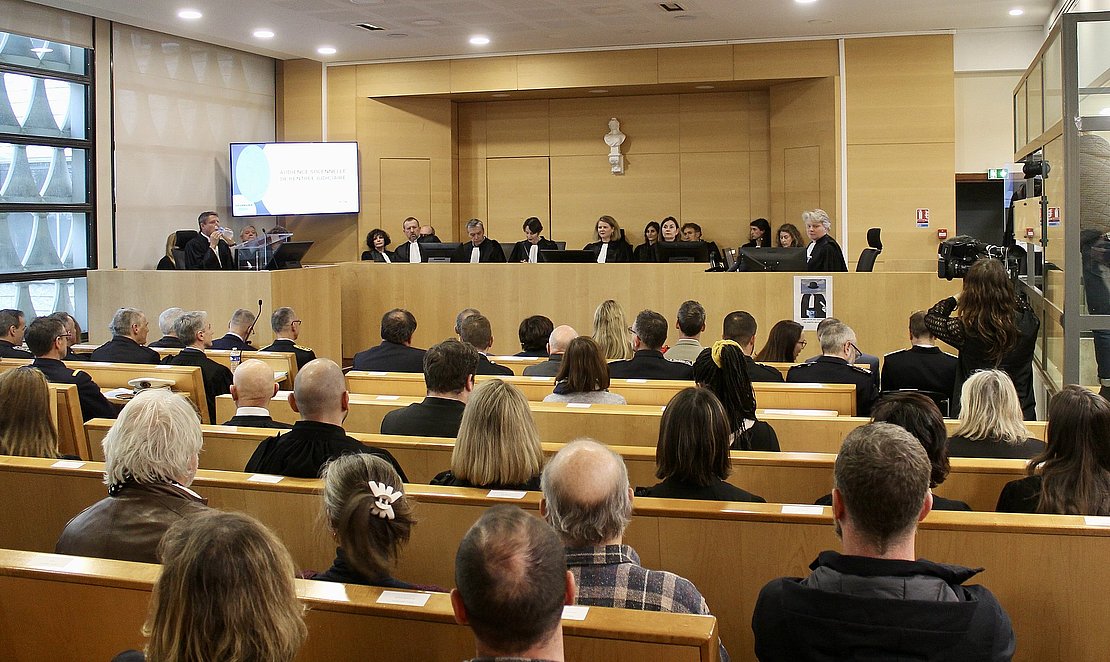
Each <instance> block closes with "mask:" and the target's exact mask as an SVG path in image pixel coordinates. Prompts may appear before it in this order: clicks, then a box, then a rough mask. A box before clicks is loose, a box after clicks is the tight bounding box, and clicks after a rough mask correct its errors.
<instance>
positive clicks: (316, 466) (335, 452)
mask: <svg viewBox="0 0 1110 662" xmlns="http://www.w3.org/2000/svg"><path fill="white" fill-rule="evenodd" d="M289 406H291V407H292V408H293V411H295V412H298V413H299V414H300V415H301V420H299V421H297V422H296V423H294V424H293V429H291V430H290V431H289V432H285V433H282V434H279V435H277V436H276V437H270V438H269V439H266V440H264V441H263V442H262V443H260V444H259V445H258V448H256V449H255V450H254V454H253V455H251V459H250V460H248V461H247V467H246V471H247V472H249V473H265V474H274V475H278V476H292V477H294V478H319V477H320V470H321V469H322V468H323V467H324V465H325V464H327V463H328V461H329V460H334V459H335V458H337V457H339V456H340V455H347V454H349V453H370V454H372V455H377V456H378V457H380V458H382V459H383V460H385V461H387V462H389V463H390V464H391V465H393V468H394V469H396V470H397V474H398V475H399V476H400V477H401V480H402V481H404V482H406V483H407V482H408V478H407V477H406V476H405V472H404V470H402V469H401V465H399V464H398V463H397V460H395V459H394V458H393V456H392V455H391V454H390V453H389V451H386V450H383V449H381V448H374V447H373V446H366V445H364V444H363V443H362V442H360V441H359V440H358V439H355V438H353V437H349V436H347V433H346V432H345V431H344V430H343V419H345V418H346V417H347V412H348V410H349V408H350V394H349V393H347V383H346V381H345V380H344V378H343V371H342V370H340V368H339V366H337V365H336V364H335V362H334V361H331V360H329V359H316V360H315V361H309V362H308V363H307V364H306V365H305V367H304V368H302V369H301V371H300V372H298V373H297V378H296V380H294V382H293V392H292V393H290V394H289Z"/></svg>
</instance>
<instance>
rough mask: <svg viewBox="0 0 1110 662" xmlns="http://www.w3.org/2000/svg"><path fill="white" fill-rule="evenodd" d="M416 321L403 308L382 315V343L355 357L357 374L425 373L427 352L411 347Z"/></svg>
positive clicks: (353, 367) (353, 365) (354, 364)
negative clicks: (358, 372)
mask: <svg viewBox="0 0 1110 662" xmlns="http://www.w3.org/2000/svg"><path fill="white" fill-rule="evenodd" d="M414 333H416V317H414V316H413V314H412V313H410V312H409V311H407V310H405V309H403V308H394V309H393V310H391V311H389V312H388V313H386V314H385V315H382V323H381V336H382V342H381V344H380V345H378V346H377V347H371V348H370V349H366V350H363V351H361V352H359V353H358V354H355V360H354V363H353V364H352V366H351V367H352V369H354V370H376V371H382V372H424V350H422V349H418V348H416V347H413V346H412V334H414Z"/></svg>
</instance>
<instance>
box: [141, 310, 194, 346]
mask: <svg viewBox="0 0 1110 662" xmlns="http://www.w3.org/2000/svg"><path fill="white" fill-rule="evenodd" d="M184 314H185V311H184V310H182V309H181V308H178V307H176V306H174V307H173V308H167V309H165V310H163V311H162V314H161V315H159V316H158V331H160V332H161V333H162V337H161V338H159V339H158V340H155V341H154V342H152V343H150V344H149V345H147V347H157V348H158V349H183V348H184V347H185V343H183V342H181V339H179V338H178V337H177V333H176V332H175V331H174V330H173V325H174V324H177V319H178V318H179V317H181V316H182V315H184Z"/></svg>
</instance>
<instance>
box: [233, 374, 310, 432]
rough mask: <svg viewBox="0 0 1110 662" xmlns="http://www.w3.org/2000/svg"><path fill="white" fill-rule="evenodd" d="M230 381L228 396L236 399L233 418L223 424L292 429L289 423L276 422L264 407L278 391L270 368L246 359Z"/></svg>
mask: <svg viewBox="0 0 1110 662" xmlns="http://www.w3.org/2000/svg"><path fill="white" fill-rule="evenodd" d="M232 379H233V380H234V381H232V383H231V397H232V399H233V400H235V416H232V417H231V418H230V419H228V420H227V421H225V422H224V423H223V424H224V425H235V426H238V427H243V428H276V429H279V430H288V429H289V428H291V427H293V426H292V425H289V424H288V423H282V422H281V421H275V420H274V419H273V418H271V417H270V410H269V409H267V408H266V407H267V405H269V404H270V400H271V399H272V398H273V397H274V396H275V395H277V392H278V385H277V382H276V381H275V380H274V369H273V368H271V367H270V366H269V365H267V364H266V363H264V362H263V361H259V360H258V359H247V360H246V361H243V362H242V363H241V364H240V365H239V367H238V368H236V369H235V374H234V375H233V376H232Z"/></svg>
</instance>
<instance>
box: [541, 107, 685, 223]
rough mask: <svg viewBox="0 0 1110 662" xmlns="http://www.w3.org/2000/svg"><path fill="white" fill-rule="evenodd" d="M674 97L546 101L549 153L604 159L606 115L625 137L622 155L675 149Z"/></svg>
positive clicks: (676, 112) (606, 151) (677, 148)
mask: <svg viewBox="0 0 1110 662" xmlns="http://www.w3.org/2000/svg"><path fill="white" fill-rule="evenodd" d="M679 98H680V97H679V95H677V94H660V95H652V96H631V97H602V98H589V99H552V100H551V111H550V113H551V114H550V123H551V156H584V155H595V154H596V155H597V156H598V157H600V158H601V159H602V161H603V162H605V163H608V162H607V161H606V158H607V156H608V154H609V148H608V147H607V146H606V145H605V141H604V139H603V138H604V136H605V134H606V133H608V131H609V128H608V123H609V118H611V117H616V118H617V119H618V120H620V123H621V132H622V133H624V134H625V136H626V138H625V141H624V144H623V145H621V153H623V154H624V155H625V156H626V157H632V156H634V155H637V154H663V153H678V152H679V151H680V149H681V146H680V138H679V136H680V122H679V113H680V105H679ZM630 163H631V162H630ZM629 167H631V166H629ZM606 170H608V168H606ZM627 174H628V173H626V176H627ZM618 220H620V219H618Z"/></svg>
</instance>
